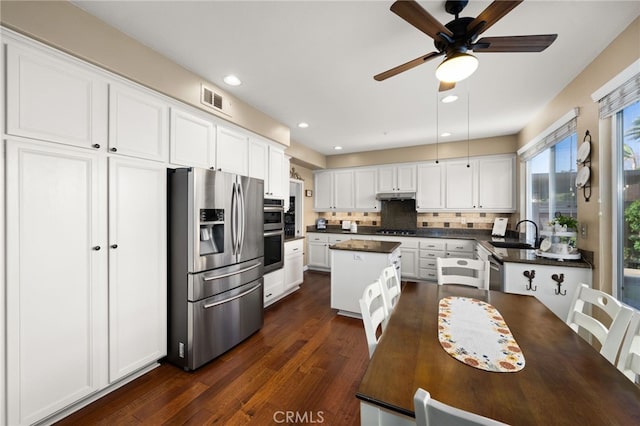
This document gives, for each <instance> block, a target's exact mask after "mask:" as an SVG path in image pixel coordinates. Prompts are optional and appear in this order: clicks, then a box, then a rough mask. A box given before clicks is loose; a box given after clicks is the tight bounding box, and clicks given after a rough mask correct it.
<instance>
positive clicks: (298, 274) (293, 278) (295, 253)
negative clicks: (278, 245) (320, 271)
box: [284, 240, 304, 292]
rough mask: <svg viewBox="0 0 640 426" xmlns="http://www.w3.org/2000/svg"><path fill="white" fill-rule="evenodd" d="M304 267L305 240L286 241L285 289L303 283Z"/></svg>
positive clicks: (287, 289)
mask: <svg viewBox="0 0 640 426" xmlns="http://www.w3.org/2000/svg"><path fill="white" fill-rule="evenodd" d="M303 268H304V240H294V241H286V242H285V243H284V291H285V292H287V291H289V290H291V289H292V288H295V287H296V286H298V285H300V284H302V281H303V273H304V272H303Z"/></svg>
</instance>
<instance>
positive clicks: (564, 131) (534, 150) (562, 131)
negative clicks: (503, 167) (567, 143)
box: [518, 117, 578, 161]
mask: <svg viewBox="0 0 640 426" xmlns="http://www.w3.org/2000/svg"><path fill="white" fill-rule="evenodd" d="M577 126H578V119H577V117H574V118H572V119H571V120H569V121H567V122H566V123H565V124H563V125H561V126H560V127H558V128H557V129H556V130H554V131H552V132H551V133H549V134H548V135H546V136H545V137H544V138H542V139H541V140H540V141H538V142H537V143H536V144H535V145H533V146H532V147H531V148H529V149H527V150H526V151H524V152H522V153H520V152H519V153H518V154H519V155H520V160H521V161H529V160H530V159H532V158H533V157H535V156H536V155H538V154H539V153H541V152H542V151H544V150H545V149H547V148H550V147H552V146H553V145H555V144H557V143H558V142H560V141H561V140H563V139H564V138H566V137H567V136H569V135H571V134H573V133H575V132H576V129H577Z"/></svg>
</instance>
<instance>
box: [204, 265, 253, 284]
mask: <svg viewBox="0 0 640 426" xmlns="http://www.w3.org/2000/svg"><path fill="white" fill-rule="evenodd" d="M260 265H262V262H258V263H256V264H255V265H251V266H249V267H247V268H244V269H240V270H239V271H233V272H227V273H226V274H221V275H211V276H208V277H204V278H203V279H202V281H213V280H219V279H220V278H227V277H230V276H232V275H238V274H242V273H244V272H247V271H250V270H252V269H255V268H257V267H259V266H260Z"/></svg>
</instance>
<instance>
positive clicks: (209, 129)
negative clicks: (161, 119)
mask: <svg viewBox="0 0 640 426" xmlns="http://www.w3.org/2000/svg"><path fill="white" fill-rule="evenodd" d="M215 155H216V152H215V126H214V125H213V123H212V122H211V121H209V120H205V119H203V118H200V117H197V116H195V115H194V114H190V113H188V112H186V111H182V110H179V109H177V108H172V109H171V163H172V164H176V165H181V166H187V167H202V168H206V169H209V168H215V165H216V162H215Z"/></svg>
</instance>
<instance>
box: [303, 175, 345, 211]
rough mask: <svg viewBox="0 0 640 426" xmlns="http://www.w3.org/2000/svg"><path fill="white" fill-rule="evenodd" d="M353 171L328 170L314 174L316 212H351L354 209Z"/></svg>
mask: <svg viewBox="0 0 640 426" xmlns="http://www.w3.org/2000/svg"><path fill="white" fill-rule="evenodd" d="M353 175H354V173H353V170H347V169H345V170H327V171H322V172H317V173H315V174H314V191H315V196H314V204H313V208H314V210H316V211H336V210H339V211H349V210H353V209H354V200H355V199H354V179H353Z"/></svg>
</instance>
